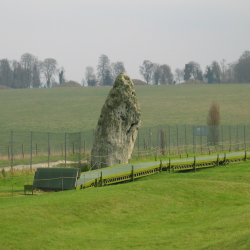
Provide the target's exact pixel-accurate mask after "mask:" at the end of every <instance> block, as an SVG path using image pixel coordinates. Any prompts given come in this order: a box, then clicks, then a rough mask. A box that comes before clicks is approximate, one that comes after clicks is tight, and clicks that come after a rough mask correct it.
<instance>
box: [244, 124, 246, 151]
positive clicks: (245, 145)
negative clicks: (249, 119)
mask: <svg viewBox="0 0 250 250" xmlns="http://www.w3.org/2000/svg"><path fill="white" fill-rule="evenodd" d="M244 149H245V151H246V125H244Z"/></svg>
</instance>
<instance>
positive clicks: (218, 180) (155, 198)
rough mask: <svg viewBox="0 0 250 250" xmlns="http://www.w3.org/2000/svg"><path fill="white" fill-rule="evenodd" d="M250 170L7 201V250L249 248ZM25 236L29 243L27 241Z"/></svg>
mask: <svg viewBox="0 0 250 250" xmlns="http://www.w3.org/2000/svg"><path fill="white" fill-rule="evenodd" d="M249 209H250V170H249V163H238V164H232V165H227V166H220V167H214V168H210V169H203V170H198V171H197V172H196V173H194V172H192V171H190V172H185V173H181V172H179V173H177V172H174V173H170V174H169V173H167V172H162V173H160V174H156V175H153V176H149V177H145V178H141V179H138V180H137V181H135V182H133V183H132V182H129V183H125V184H119V185H113V186H107V187H102V188H89V189H86V190H77V191H75V190H72V191H64V192H57V193H49V194H42V195H36V196H29V197H14V198H5V199H1V202H0V212H1V219H0V223H1V227H0V235H1V236H0V237H1V247H2V248H3V249H15V248H16V249H45V248H46V249H58V248H62V249H67V248H72V246H74V249H192V250H193V249H227V250H228V249H249V247H250V240H249V239H250V232H249V227H250V219H249ZM24 235H25V237H24Z"/></svg>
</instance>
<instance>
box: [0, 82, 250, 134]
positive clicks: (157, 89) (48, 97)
mask: <svg viewBox="0 0 250 250" xmlns="http://www.w3.org/2000/svg"><path fill="white" fill-rule="evenodd" d="M135 89H136V93H137V95H138V99H139V102H140V106H141V110H142V117H141V119H142V126H143V127H148V126H154V125H158V124H160V123H161V124H205V123H206V116H207V113H208V109H209V106H210V105H211V102H212V100H213V99H214V100H216V101H218V103H219V104H220V108H221V118H222V119H221V123H222V124H226V125H228V124H231V125H236V124H238V125H240V124H249V118H250V110H249V106H250V99H249V97H248V93H249V92H250V84H242V85H240V84H239V85H236V84H235V85H233V84H230V85H226V84H223V85H219V84H216V85H208V84H204V85H198V84H197V85H185V86H136V87H135ZM109 90H110V87H93V88H51V89H19V90H13V89H6V90H1V91H0V116H1V122H0V131H6V130H11V129H12V130H22V131H23V130H26V131H31V130H33V131H44V132H45V131H46V132H47V131H50V132H77V131H83V130H88V129H92V128H95V127H96V124H97V120H98V117H99V115H100V112H101V108H102V105H103V103H104V101H105V99H106V97H107V95H108V93H109Z"/></svg>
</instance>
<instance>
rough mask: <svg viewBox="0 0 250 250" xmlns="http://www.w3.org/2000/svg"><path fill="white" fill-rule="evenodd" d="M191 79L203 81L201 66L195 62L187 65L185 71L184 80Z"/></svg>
mask: <svg viewBox="0 0 250 250" xmlns="http://www.w3.org/2000/svg"><path fill="white" fill-rule="evenodd" d="M191 77H193V78H194V79H196V80H200V81H203V74H202V70H201V67H200V64H199V63H197V62H194V61H191V62H189V63H188V64H186V65H185V69H184V80H185V81H188V80H189V79H190V78H191Z"/></svg>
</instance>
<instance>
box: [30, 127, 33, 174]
mask: <svg viewBox="0 0 250 250" xmlns="http://www.w3.org/2000/svg"><path fill="white" fill-rule="evenodd" d="M32 144H33V131H31V134H30V170H32V148H33V145H32Z"/></svg>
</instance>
